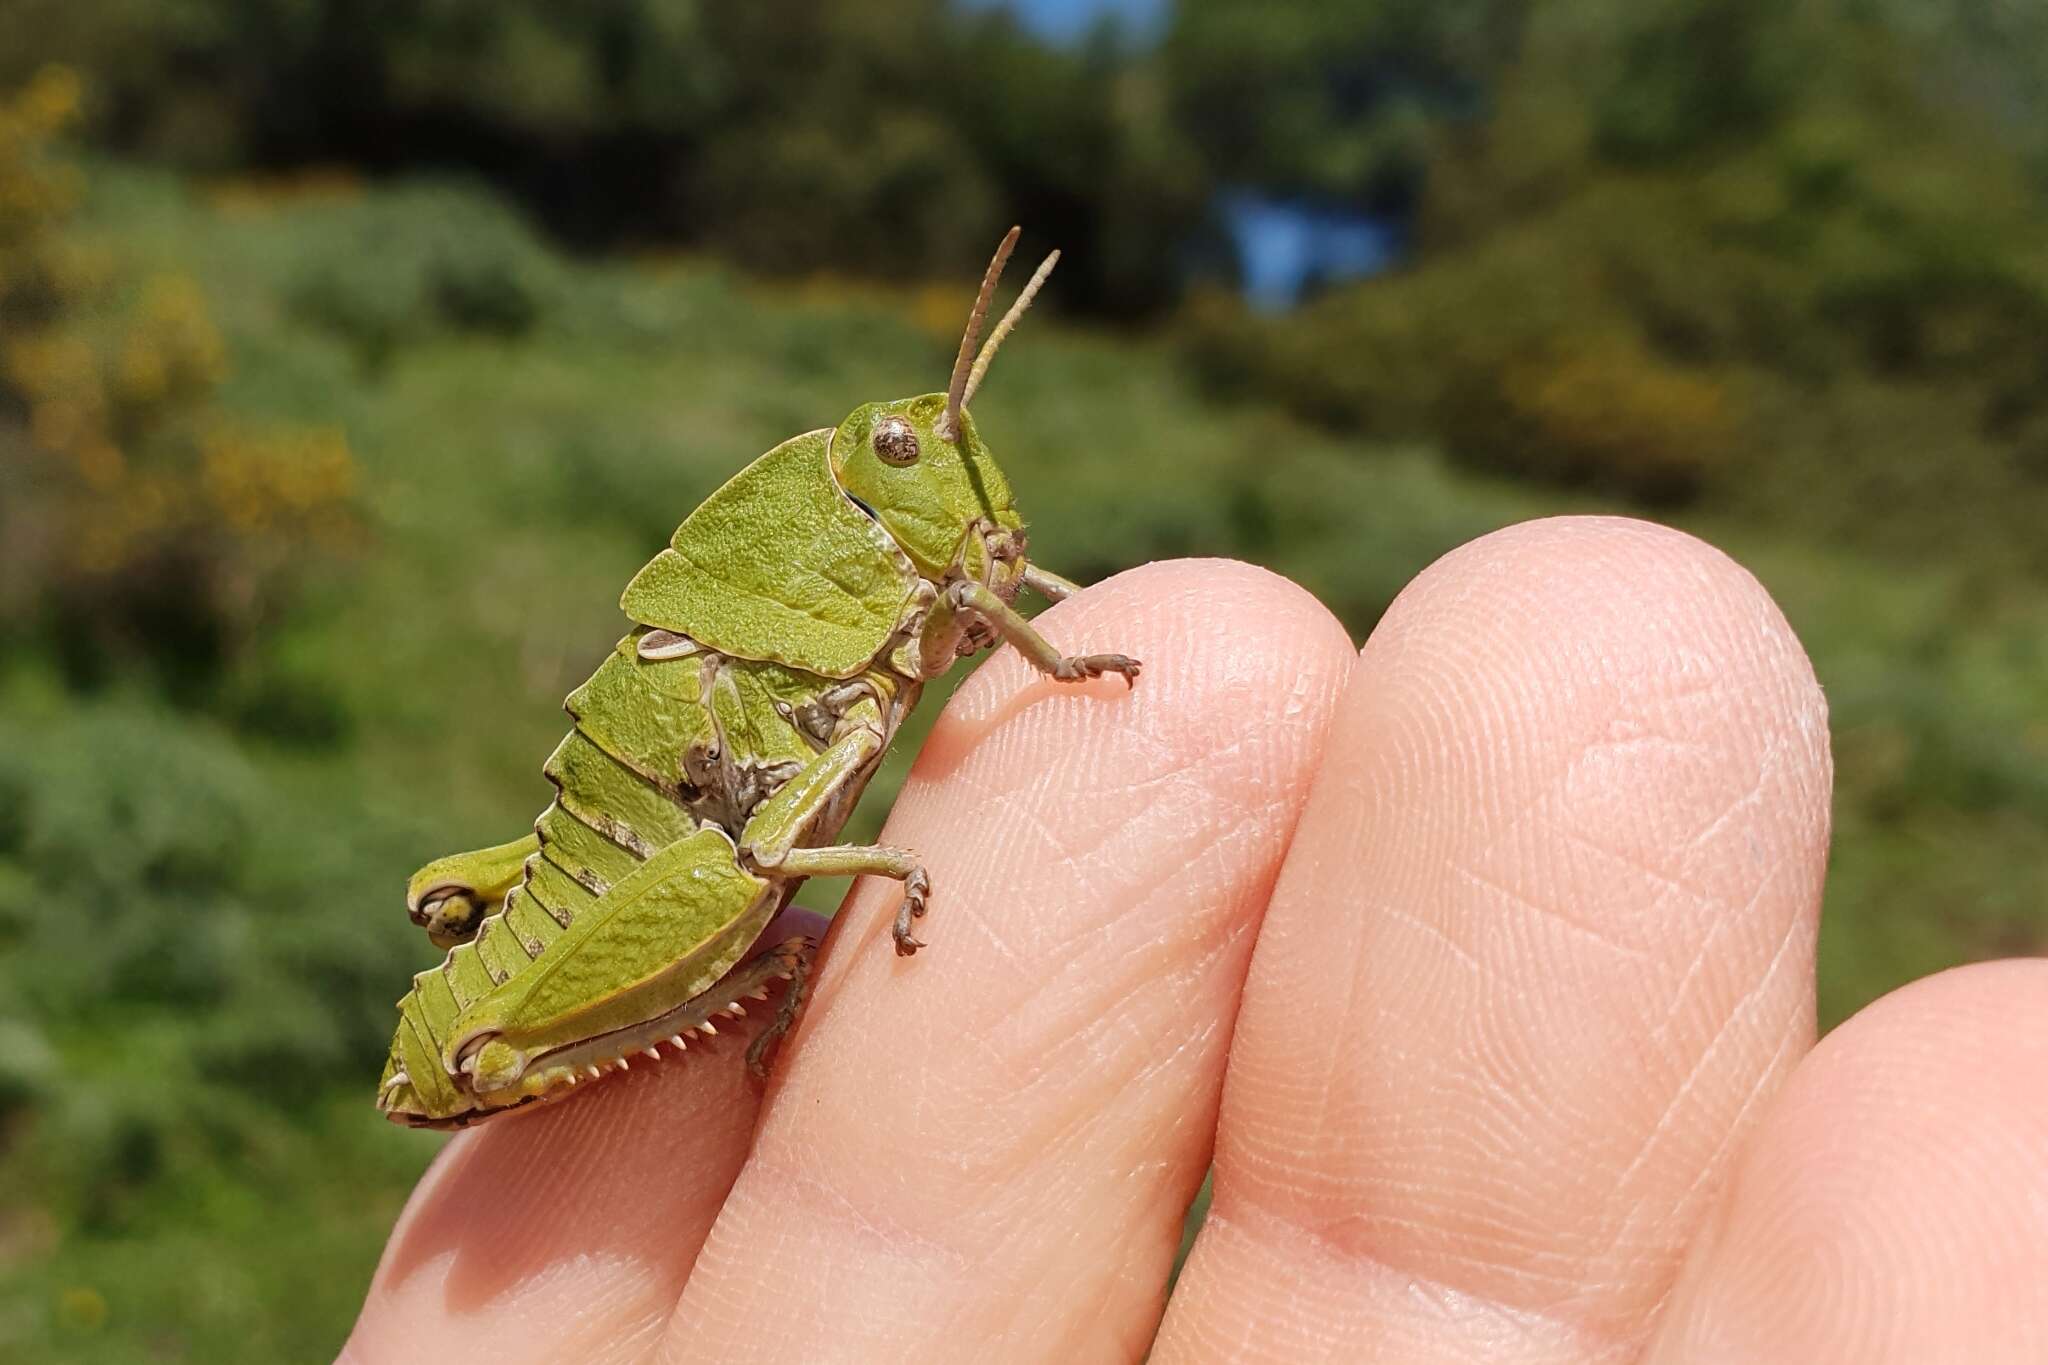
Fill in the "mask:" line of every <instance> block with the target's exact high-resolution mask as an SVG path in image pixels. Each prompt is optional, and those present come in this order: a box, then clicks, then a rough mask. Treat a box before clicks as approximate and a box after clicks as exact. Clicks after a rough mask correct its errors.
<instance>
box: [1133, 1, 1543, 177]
mask: <svg viewBox="0 0 2048 1365" xmlns="http://www.w3.org/2000/svg"><path fill="white" fill-rule="evenodd" d="M1523 8H1524V5H1523V2H1522V0H1382V3H1377V4H1362V5H1361V4H1330V3H1327V0H1264V2H1263V3H1260V4H1257V5H1247V4H1243V3H1239V0H1180V2H1179V3H1178V4H1177V5H1176V6H1175V7H1174V15H1173V22H1172V25H1171V27H1170V29H1169V30H1168V33H1167V38H1166V44H1165V50H1164V53H1163V62H1164V65H1165V69H1166V71H1167V73H1168V82H1169V85H1170V87H1171V89H1172V92H1173V100H1174V105H1175V112H1176V115H1177V117H1178V118H1179V120H1180V121H1181V122H1182V123H1183V124H1184V125H1185V126H1186V127H1187V128H1188V130H1189V133H1190V136H1191V137H1192V138H1193V140H1194V141H1195V143H1196V144H1197V145H1198V146H1199V147H1200V148H1201V150H1202V152H1203V153H1204V155H1205V157H1206V158H1207V160H1208V161H1209V163H1210V165H1211V166H1212V167H1213V168H1214V170H1215V172H1216V174H1217V175H1218V176H1219V177H1221V178H1222V179H1224V180H1227V181H1231V182H1234V183H1238V184H1246V185H1255V186H1257V187H1259V188H1261V189H1264V190H1268V191H1276V192H1279V193H1283V194H1301V195H1310V196H1314V197H1317V198H1321V199H1327V200H1332V201H1336V202H1341V203H1348V204H1356V205H1364V206H1367V207H1372V208H1378V209H1382V210H1388V211H1396V212H1401V211H1406V210H1407V209H1408V208H1410V207H1411V206H1412V204H1413V202H1414V200H1415V198H1416V195H1417V193H1418V192H1419V190H1420V189H1421V187H1422V184H1423V181H1424V178H1425V176H1426V175H1427V172H1428V163H1429V160H1430V145H1429V139H1430V131H1431V129H1432V127H1433V126H1435V125H1436V124H1437V123H1438V122H1440V121H1441V120H1443V119H1445V118H1461V117H1470V116H1472V115H1473V114H1475V113H1476V112H1477V111H1478V110H1479V109H1480V108H1482V107H1483V106H1484V104H1485V101H1486V98H1487V87H1488V81H1489V78H1490V77H1491V76H1492V75H1493V73H1494V71H1495V70H1496V69H1497V68H1498V67H1499V66H1500V65H1501V63H1502V61H1503V60H1504V59H1505V57H1506V55H1507V54H1508V53H1509V52H1511V51H1512V50H1513V47H1514V44H1515V41H1516V35H1517V33H1518V31H1519V30H1520V28H1521V25H1522V22H1523V15H1522V11H1523Z"/></svg>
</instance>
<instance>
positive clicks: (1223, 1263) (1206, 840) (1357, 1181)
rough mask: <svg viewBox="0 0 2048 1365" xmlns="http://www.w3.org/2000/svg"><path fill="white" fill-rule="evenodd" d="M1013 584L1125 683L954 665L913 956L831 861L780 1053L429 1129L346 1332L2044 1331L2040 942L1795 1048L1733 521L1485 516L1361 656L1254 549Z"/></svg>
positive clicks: (1800, 912)
mask: <svg viewBox="0 0 2048 1365" xmlns="http://www.w3.org/2000/svg"><path fill="white" fill-rule="evenodd" d="M1043 620H1044V622H1045V625H1046V629H1047V633H1048V634H1049V635H1050V636H1051V637H1052V638H1053V639H1054V640H1056V641H1058V642H1059V643H1060V644H1061V646H1062V647H1063V648H1068V649H1077V650H1078V649H1124V650H1128V651H1129V652H1130V653H1132V654H1134V655H1136V656H1138V657H1140V658H1142V659H1143V660H1144V661H1145V675H1144V679H1143V681H1142V682H1141V683H1140V684H1139V685H1138V687H1137V688H1136V689H1135V691H1130V692H1128V694H1127V690H1126V688H1125V687H1124V685H1123V684H1122V683H1121V682H1119V681H1116V680H1114V679H1111V680H1108V681H1106V682H1094V683H1088V684H1083V685H1080V686H1074V687H1070V686H1063V685H1059V684H1055V683H1051V682H1048V681H1045V680H1042V679H1037V678H1033V677H1030V676H1027V670H1026V669H1025V667H1024V665H1023V663H1022V661H1021V660H1019V659H1017V658H1016V657H1014V656H1013V655H1010V654H1008V653H1000V654H998V655H997V656H996V657H995V658H993V659H991V660H990V661H989V662H988V663H987V664H985V665H984V666H983V667H982V668H981V669H980V671H979V672H978V673H977V675H976V676H975V677H973V678H972V679H970V680H969V681H968V682H967V683H966V684H965V685H964V686H963V687H962V689H961V691H960V693H959V694H958V696H957V697H956V698H955V699H954V701H953V702H952V704H951V705H950V706H949V707H948V709H947V711H946V714H945V716H944V717H943V718H942V719H941V721H940V722H939V725H938V728H937V729H936V731H935V732H934V734H933V735H932V738H931V740H930V742H929V743H928V744H927V745H926V746H925V748H924V750H923V751H922V753H921V754H920V755H919V757H918V760H917V764H916V768H915V770H914V772H913V774H912V777H911V780H910V782H909V783H908V785H907V786H906V787H905V789H904V792H903V795H902V797H901V799H900V801H899V802H898V804H897V806H896V809H895V811H894V812H893V814H892V815H891V817H890V821H889V827H888V831H887V834H886V836H885V837H886V838H887V839H888V841H889V842H892V843H898V844H904V845H908V846H910V847H913V848H916V849H918V850H919V851H920V852H921V853H922V854H924V856H925V858H926V859H927V861H928V864H929V866H930V869H931V873H932V881H933V886H934V897H933V902H932V913H931V915H930V916H929V918H927V919H926V920H925V921H923V924H924V926H925V929H926V931H927V932H926V934H925V937H927V938H928V939H929V941H930V943H931V947H930V949H929V950H928V951H927V952H925V953H922V954H920V955H919V956H918V957H917V958H915V959H914V960H908V961H905V960H901V959H898V958H897V957H896V955H895V954H894V953H892V952H891V951H890V950H889V945H888V941H887V939H888V926H889V920H890V916H891V914H892V912H893V910H894V907H895V899H894V898H895V897H896V895H897V894H898V892H897V889H896V888H895V887H894V886H893V885H889V884H884V883H879V882H875V881H873V880H870V881H869V882H868V883H866V884H864V885H863V886H862V887H861V888H860V889H859V890H857V891H856V893H855V894H854V896H853V897H852V898H851V900H850V901H849V903H848V905H847V906H846V908H845V909H844V910H843V911H842V912H841V914H840V916H839V918H838V921H837V923H836V925H835V927H834V929H833V932H832V938H831V942H830V943H829V944H828V945H827V947H826V950H825V952H824V955H823V957H822V958H821V960H820V963H819V968H818V971H817V973H816V976H815V983H816V989H815V993H814V995H813V997H812V999H811V1002H810V1004H809V1006H808V1008H807V1011H806V1013H805V1015H804V1017H803V1019H802V1021H801V1023H800V1024H799V1026H798V1027H797V1029H796V1031H795V1032H794V1033H793V1034H792V1036H791V1037H789V1038H787V1039H785V1040H784V1041H783V1044H782V1048H781V1052H780V1055H779V1057H778V1059H777V1061H776V1064H775V1065H776V1071H775V1075H774V1077H773V1079H772V1080H771V1082H770V1084H769V1086H768V1087H767V1089H766V1091H765V1093H764V1092H762V1091H760V1090H758V1089H757V1088H755V1087H754V1086H753V1085H752V1084H751V1083H750V1082H749V1081H748V1079H747V1077H746V1074H745V1068H744V1066H743V1065H742V1064H741V1061H740V1053H741V1051H742V1050H743V1048H744V1046H745V1045H744V1042H743V1041H738V1040H735V1041H734V1042H733V1043H732V1044H731V1046H730V1047H729V1048H721V1047H714V1048H713V1049H711V1050H710V1052H709V1053H708V1054H700V1052H698V1051H697V1050H692V1052H691V1053H690V1054H689V1056H688V1058H687V1059H685V1060H683V1061H681V1062H675V1061H664V1062H663V1063H662V1064H661V1065H659V1066H654V1067H650V1068H640V1069H635V1070H633V1071H632V1072H630V1073H628V1074H626V1075H624V1076H619V1077H615V1078H613V1079H610V1080H607V1081H606V1082H604V1083H603V1084H602V1085H599V1086H596V1087H594V1088H593V1090H592V1091H591V1092H589V1093H588V1094H585V1095H580V1096H578V1097H577V1098H576V1099H574V1100H573V1101H571V1102H569V1103H566V1104H561V1105H555V1106H547V1107H544V1108H542V1109H540V1110H537V1111H536V1112H534V1113H532V1114H530V1115H522V1116H518V1117H512V1118H507V1119H504V1120H502V1121H500V1122H496V1123H492V1124H489V1125H486V1126H484V1127H483V1128H481V1129H478V1130H476V1131H475V1132H473V1133H469V1134H465V1135H463V1136H460V1137H458V1138H456V1139H455V1140H454V1141H453V1142H451V1143H450V1145H449V1147H448V1150H447V1151H446V1152H444V1153H443V1154H442V1156H441V1158H440V1159H439V1160H438V1161H437V1162H436V1163H435V1165H434V1168H433V1169H432V1170H431V1171H430V1172H429V1173H428V1175H427V1176H426V1177H425V1179H423V1180H422V1181H421V1183H420V1186H419V1189H418V1190H417V1191H416V1192H415V1194H414V1196H413V1199H412V1202H411V1205H410V1206H409V1207H408V1209H407V1210H406V1213H405V1215H404V1217H403V1218H402V1219H401V1221H400V1223H399V1225H398V1228H397V1230H396V1231H395V1232H394V1233H393V1235H392V1239H391V1244H390V1246H389V1248H388V1249H387V1251H386V1253H385V1257H384V1261H383V1264H382V1265H381V1266H380V1267H379V1269H378V1272H377V1277H376V1281H375V1283H374V1284H373V1285H372V1287H371V1289H370V1293H369V1297H368V1301H367V1302H366V1304H365V1306H364V1309H363V1314H362V1318H361V1320H360V1321H359V1322H358V1324H357V1327H356V1331H355V1335H354V1337H353V1338H352V1339H351V1341H350V1344H349V1347H348V1348H347V1350H346V1352H345V1353H344V1359H345V1360H348V1361H351V1362H356V1363H357V1365H369V1363H370V1362H385V1361H420V1360H434V1361H442V1362H468V1361H478V1362H482V1361H489V1362H514V1361H590V1362H597V1361H604V1362H612V1361H619V1362H624V1361H664V1362H665V1361H676V1362H680V1361H685V1360H688V1361H697V1360H708V1361H717V1362H720V1365H737V1363H738V1362H746V1361H774V1362H778V1363H784V1362H791V1361H806V1362H814V1361H825V1360H835V1361H861V1362H867V1361H874V1362H892V1363H893V1362H899V1361H946V1362H957V1361H963V1360H971V1361H974V1362H976V1365H999V1363H1000V1362H1007V1361H1045V1360H1057V1361H1095V1360H1136V1359H1138V1358H1140V1357H1141V1356H1143V1355H1144V1353H1145V1351H1146V1349H1147V1347H1148V1345H1150V1344H1151V1343H1152V1342H1153V1338H1154V1332H1155V1330H1157V1332H1158V1340H1157V1344H1156V1346H1153V1347H1152V1355H1151V1359H1152V1360H1153V1361H1155V1362H1159V1365H1179V1363H1180V1362H1190V1361H1276V1362H1277V1361H1288V1362H1295V1361H1301V1360H1331V1361H1347V1362H1351V1361H1400V1362H1432V1361H1477V1360H1485V1361H1497V1362H1515V1363H1517V1365H1531V1363H1533V1362H1567V1361H1569V1362H1582V1361H1602V1362H1605V1361H1649V1362H1672V1361H1684V1362H1688V1363H1689V1365H1690V1363H1694V1362H1723V1361H1728V1362H1733V1361H1742V1362H1757V1361H1788V1362H1790V1361H1798V1362H1802V1363H1805V1362H1815V1363H1817V1365H1825V1363H1826V1362H1834V1361H1841V1362H1851V1361H1853V1362H1856V1365H1884V1363H1885V1362H1908V1361H1910V1362H1916V1363H1918V1362H1930V1361H1959V1362H1960V1361H1969V1362H1973V1363H1975V1362H1987V1363H1988V1362H2002V1361H2019V1360H2022V1359H2024V1360H2028V1361H2039V1360H2042V1359H2044V1358H2048V1288H2044V1286H2048V1103H2044V1099H2043V1097H2044V1096H2048V964H2043V963H2040V962H2035V961H2025V962H2020V961H2015V962H2004V963H1995V964H1986V965H1982V966H1977V967H1971V968H1966V969H1962V970H1959V971H1955V972H1949V973H1944V974H1942V975H1941V976H1938V977H1934V978H1931V979H1929V980H1926V981H1923V982H1920V983H1917V984H1915V985H1913V986H1911V987H1908V988H1906V989H1905V990H1902V991H1900V992H1898V993H1897V994H1895V995H1893V996H1891V997H1889V998H1887V999H1885V1000H1883V1001H1881V1002H1879V1003H1878V1004H1876V1005H1873V1006H1872V1007H1871V1008H1870V1009H1868V1010H1866V1011H1865V1012H1864V1013H1863V1014H1861V1015H1859V1016H1857V1017H1856V1018H1855V1019H1853V1020H1851V1021H1850V1022H1848V1023H1847V1024H1845V1025H1844V1026H1843V1027H1842V1028H1841V1029H1839V1030H1837V1031H1836V1032H1835V1033H1833V1034H1831V1035H1830V1036H1829V1037H1828V1039H1827V1040H1826V1041H1825V1042H1824V1043H1822V1044H1821V1045H1820V1046H1819V1047H1818V1048H1814V1047H1813V1033H1814V1021H1813V944H1814V935H1815V927H1816V924H1817V919H1818V913H1819V899H1820V886H1821V878H1822V872H1823V868H1824V861H1825V856H1826V845H1827V822H1828V795H1829V776H1830V775H1829V760H1828V749H1827V727H1826V715H1825V709H1824V706H1823V703H1822V700H1821V695H1820V691H1819V689H1818V687H1817V686H1816V685H1815V682H1814V678H1813V675H1812V672H1811V669H1810V668H1809V666H1808V664H1807V662H1806V659H1805V657H1804V655H1803V654H1802V653H1801V651H1800V649H1799V646H1798V644H1797V642H1796V641H1795V640H1794V638H1793V637H1792V634H1791V632H1790V630H1789V629H1788V628H1787V626H1786V625H1785V623H1784V620H1783V619H1782V617H1780V615H1779V614H1778V612H1777V610H1776V608H1775V607H1774V606H1773V605H1772V604H1771V602H1770V601H1769V599H1768V598H1767V597H1766V596H1765V594H1764V592H1763V590H1762V589H1761V588H1760V587H1758V586H1757V584H1756V583H1755V582H1754V580H1752V579H1751V578H1750V577H1749V576H1748V575H1747V574H1746V573H1744V572H1743V571H1742V570H1740V569H1739V568H1737V567H1736V566H1735V565H1734V564H1732V563H1731V562H1730V561H1728V560H1727V559H1726V558H1724V557H1722V556H1721V555H1719V554H1718V553H1717V552H1715V551H1713V550H1711V549H1709V548H1707V547H1706V546H1704V545H1701V544H1700V543H1699V542H1697V541H1694V540H1691V539H1689V538H1687V537H1684V536H1681V535H1679V534H1677V533H1675V532H1670V531H1665V530H1661V529H1659V528H1655V527H1651V526H1646V525H1643V524H1640V523H1634V522H1626V521H1614V520H1560V521H1550V522H1539V523H1532V524H1528V525H1524V526H1519V527H1515V528H1512V529H1510V530H1507V531H1504V532H1501V533H1499V534H1497V535H1493V536H1489V537H1487V538H1485V539H1484V540H1481V541H1478V542H1475V543H1474V544H1472V545H1469V546H1466V547H1465V548H1463V549H1462V550H1459V551H1458V552H1456V553H1455V554H1453V555H1450V556H1448V557H1447V558H1446V559H1444V560H1443V561H1441V562H1439V563H1438V564H1437V565H1435V566H1433V567H1432V568H1431V569H1429V570H1428V571H1427V572H1426V573H1424V574H1423V575H1422V576H1421V577H1420V578H1419V579H1418V580H1417V581H1416V582H1415V583H1414V584H1413V585H1411V587H1410V588H1409V589H1408V591H1407V592H1406V593H1404V594H1403V596H1402V597H1401V599H1400V601H1398V602H1397V603H1396V604H1395V605H1394V607H1393V608H1392V610H1391V611H1390V612H1389V613H1388V615H1387V617H1386V619H1385V620H1384V621H1383V622H1382V624H1381V625H1380V627H1379V629H1378V630H1377V631H1375V633H1374V634H1373V637H1372V640H1371V642H1370V643H1369V644H1367V646H1366V647H1365V650H1364V652H1363V655H1362V656H1354V654H1353V652H1352V649H1351V646H1350V645H1349V643H1348V642H1347V640H1346V639H1345V636H1344V633H1343V631H1342V630H1341V629H1340V628H1339V626H1338V625H1337V623H1336V622H1335V620H1333V619H1332V618H1331V617H1330V616H1329V614H1328V613H1327V612H1326V611H1324V609H1323V608H1322V607H1320V606H1319V605H1318V604H1317V603H1315V602H1314V601H1313V600H1312V599H1311V598H1309V597H1308V596H1307V595H1306V594H1305V593H1303V592H1302V591H1301V590H1300V589H1298V588H1295V587H1293V586H1292V585H1290V584H1288V583H1286V582H1285V581H1283V580H1281V579H1278V578H1275V577H1273V576H1272V575H1270V574H1266V573H1264V572H1262V571H1259V570H1256V569H1251V568H1248V567H1245V566H1243V565H1238V564H1229V563H1215V562H1176V563H1167V564H1157V565H1152V566H1148V567H1146V568H1143V569H1140V570H1136V571H1134V572H1132V573H1129V574H1125V575H1122V576H1120V577H1118V578H1116V579H1114V580H1112V581H1111V582H1109V583H1107V584H1103V585H1101V586H1099V587H1097V588H1095V589H1092V590H1090V591H1088V592H1087V593H1085V594H1083V595H1081V596H1080V597H1077V598H1075V599H1073V600H1072V601H1070V602H1068V603H1066V604H1063V605H1062V606H1060V607H1058V608H1055V609H1054V610H1053V611H1052V612H1051V613H1049V614H1048V615H1047V616H1046V617H1045V618H1043ZM1290 843H1291V848H1290ZM1276 878H1277V886H1276ZM1269 902H1270V904H1269ZM1929 909H1930V913H1931V912H1933V910H1934V909H1935V908H1934V907H1930V908H1929ZM1212 1152H1213V1160H1214V1165H1215V1172H1216V1187H1215V1203H1214V1206H1213V1209H1212V1211H1211V1214H1210V1218H1209V1222H1208V1224H1207V1226H1206V1228H1205V1230H1204V1232H1203V1234H1202V1236H1201V1239H1200V1240H1199V1242H1198V1243H1197V1246H1196V1248H1195V1251H1194V1253H1193V1255H1192V1256H1191V1258H1190V1260H1189V1263H1188V1266H1187V1269H1186V1272H1185V1274H1184V1275H1183V1277H1182V1278H1181V1280H1180V1283H1179V1285H1178V1286H1177V1288H1176V1289H1175V1292H1174V1295H1173V1300H1172V1303H1171V1304H1170V1305H1168V1306H1167V1308H1166V1312H1165V1322H1164V1325H1163V1327H1161V1325H1160V1321H1159V1319H1160V1312H1161V1304H1162V1296H1163V1294H1164V1290H1165V1282H1166V1277H1167V1273H1168V1269H1169V1267H1170V1265H1171V1262H1172V1258H1173V1255H1174V1252H1175V1249H1176V1246H1177V1244H1178V1241H1179V1236H1180V1223H1181V1212H1182V1210H1183V1208H1184V1207H1185V1206H1186V1204H1187V1202H1188V1200H1189V1198H1190V1196H1192V1195H1193V1194H1194V1192H1195V1189H1196V1187H1197V1186H1198V1185H1199V1183H1200V1181H1201V1179H1202V1173H1203V1171H1204V1170H1205V1168H1207V1167H1208V1166H1209V1164H1210V1162H1211V1159H1212Z"/></svg>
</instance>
